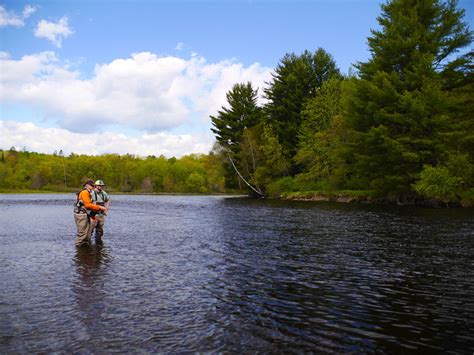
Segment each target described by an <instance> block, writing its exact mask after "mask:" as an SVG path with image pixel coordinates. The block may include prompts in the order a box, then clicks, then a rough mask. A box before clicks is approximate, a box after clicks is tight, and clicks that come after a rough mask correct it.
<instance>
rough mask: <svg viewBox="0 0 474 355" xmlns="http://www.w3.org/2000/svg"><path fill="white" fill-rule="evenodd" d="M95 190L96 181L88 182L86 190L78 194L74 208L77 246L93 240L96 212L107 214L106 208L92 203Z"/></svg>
mask: <svg viewBox="0 0 474 355" xmlns="http://www.w3.org/2000/svg"><path fill="white" fill-rule="evenodd" d="M93 188H94V181H92V180H87V181H86V182H85V184H84V189H83V190H82V191H81V192H80V193H79V194H78V196H77V201H76V205H75V207H74V221H75V222H76V227H77V235H76V246H78V247H80V246H81V245H84V244H87V243H89V242H90V240H91V233H92V223H91V222H92V221H91V219H93V218H94V215H95V213H96V212H100V211H104V212H107V208H106V207H104V206H99V205H94V204H93V203H92V201H91V191H92V189H93Z"/></svg>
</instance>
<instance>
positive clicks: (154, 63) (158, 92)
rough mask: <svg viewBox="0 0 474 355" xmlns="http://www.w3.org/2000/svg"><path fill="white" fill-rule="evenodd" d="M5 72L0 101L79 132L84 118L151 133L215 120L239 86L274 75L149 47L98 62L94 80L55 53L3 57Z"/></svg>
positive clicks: (1, 65) (260, 85)
mask: <svg viewBox="0 0 474 355" xmlns="http://www.w3.org/2000/svg"><path fill="white" fill-rule="evenodd" d="M0 69H1V70H0V104H1V103H8V104H16V105H27V106H28V107H31V108H34V109H35V110H39V111H41V112H43V115H44V117H45V119H48V118H52V117H54V118H55V120H57V124H58V125H59V126H60V127H62V128H67V129H69V130H73V131H76V132H80V131H84V130H86V129H90V128H91V127H86V126H84V124H83V122H84V120H94V122H97V124H98V126H100V125H103V126H104V125H120V126H123V127H129V128H133V129H139V130H143V131H147V132H159V131H163V130H170V129H174V128H177V127H180V126H184V125H187V126H192V125H199V124H209V121H210V120H209V115H210V114H215V113H216V112H217V110H219V109H220V108H221V107H222V106H225V105H227V102H226V93H227V92H228V91H229V90H230V89H231V88H232V86H233V85H234V84H236V83H243V82H247V81H250V82H252V84H253V86H254V88H260V89H262V88H263V86H264V85H265V82H266V81H269V80H270V79H271V75H270V71H271V69H270V68H266V67H263V66H261V65H260V64H258V63H256V64H253V65H251V66H248V67H245V66H243V65H242V64H240V63H236V62H233V61H222V62H218V63H207V62H206V60H205V59H204V58H202V57H199V56H192V57H191V58H190V59H182V58H178V57H174V56H167V57H159V56H157V55H156V54H153V53H149V52H141V53H136V54H133V55H132V56H131V57H129V58H124V59H116V60H114V61H112V62H110V63H105V64H100V65H97V66H96V68H95V72H94V74H93V76H92V77H91V78H89V79H82V78H81V73H79V72H77V71H73V70H70V69H69V68H67V67H66V66H65V65H62V64H61V63H60V60H59V59H58V58H57V56H56V55H55V54H54V53H53V52H43V53H39V54H35V55H30V56H24V57H22V58H21V59H19V60H14V59H11V58H10V57H8V56H7V55H6V54H3V55H1V56H0ZM260 92H261V91H260Z"/></svg>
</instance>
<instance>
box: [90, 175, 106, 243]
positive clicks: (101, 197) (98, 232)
mask: <svg viewBox="0 0 474 355" xmlns="http://www.w3.org/2000/svg"><path fill="white" fill-rule="evenodd" d="M104 186H105V183H104V181H103V180H97V181H96V182H95V189H94V190H93V191H92V192H91V199H92V203H93V204H95V205H99V206H102V207H105V210H104V211H99V213H97V215H96V216H95V220H94V221H93V222H92V231H93V230H94V229H95V243H96V244H102V236H103V235H104V223H105V216H106V215H107V211H108V210H109V205H110V199H109V195H108V194H107V192H105V191H104ZM92 231H91V235H92Z"/></svg>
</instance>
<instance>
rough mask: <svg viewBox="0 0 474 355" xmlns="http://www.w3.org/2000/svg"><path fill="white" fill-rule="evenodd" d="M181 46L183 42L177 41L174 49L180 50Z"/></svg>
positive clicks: (182, 46)
mask: <svg viewBox="0 0 474 355" xmlns="http://www.w3.org/2000/svg"><path fill="white" fill-rule="evenodd" d="M183 48H184V43H183V42H179V43H178V44H177V45H176V47H175V48H174V49H176V50H177V51H181V50H183Z"/></svg>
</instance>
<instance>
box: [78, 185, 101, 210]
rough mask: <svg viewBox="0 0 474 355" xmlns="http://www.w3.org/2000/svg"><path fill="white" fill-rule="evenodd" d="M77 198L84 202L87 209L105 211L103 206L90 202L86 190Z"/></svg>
mask: <svg viewBox="0 0 474 355" xmlns="http://www.w3.org/2000/svg"><path fill="white" fill-rule="evenodd" d="M79 198H80V199H81V200H82V202H84V207H85V208H87V209H88V210H93V211H105V207H102V206H99V205H94V204H93V203H92V201H91V197H90V194H89V191H87V190H84V191H82V192H81V194H80V195H79Z"/></svg>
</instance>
